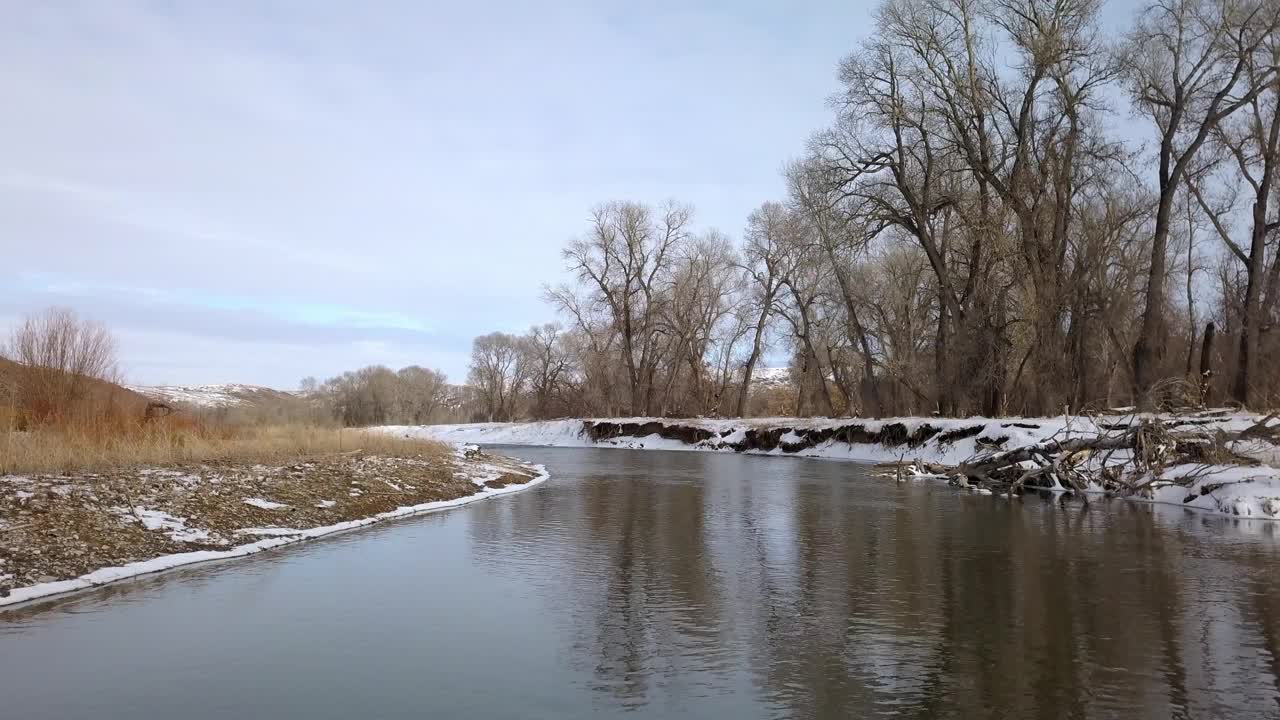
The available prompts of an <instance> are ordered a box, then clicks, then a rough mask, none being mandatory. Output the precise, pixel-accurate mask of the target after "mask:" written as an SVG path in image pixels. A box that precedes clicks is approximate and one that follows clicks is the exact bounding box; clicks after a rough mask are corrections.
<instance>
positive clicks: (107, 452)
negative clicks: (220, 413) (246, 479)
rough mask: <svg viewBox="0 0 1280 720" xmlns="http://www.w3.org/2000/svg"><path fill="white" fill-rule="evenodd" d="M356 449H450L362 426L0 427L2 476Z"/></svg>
mask: <svg viewBox="0 0 1280 720" xmlns="http://www.w3.org/2000/svg"><path fill="white" fill-rule="evenodd" d="M357 450H358V451H362V452H365V453H370V454H379V455H395V456H398V457H443V456H444V455H446V454H447V453H448V452H449V450H448V447H447V446H445V445H443V444H441V443H437V442H432V441H429V440H413V439H407V438H399V437H393V436H389V435H385V434H382V433H375V432H366V431H362V430H351V429H347V430H342V429H340V428H323V427H315V426H307V425H276V426H253V427H243V426H241V427H236V426H230V425H224V426H216V425H203V424H200V423H196V422H192V421H189V420H185V419H176V420H175V418H162V419H159V420H155V421H150V422H138V423H135V424H133V425H132V426H124V425H120V424H110V425H108V424H101V425H97V426H92V425H90V426H77V427H65V426H64V427H55V426H41V427H37V428H34V429H31V430H26V431H12V432H6V431H3V430H0V474H35V473H70V472H99V471H109V470H113V469H122V468H128V467H138V466H146V465H169V464H175V463H190V462H226V463H237V464H250V463H288V462H294V461H297V460H300V459H303V458H307V457H317V456H323V455H332V454H335V453H342V452H352V451H357Z"/></svg>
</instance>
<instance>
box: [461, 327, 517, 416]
mask: <svg viewBox="0 0 1280 720" xmlns="http://www.w3.org/2000/svg"><path fill="white" fill-rule="evenodd" d="M524 360H525V354H524V353H523V352H522V348H521V342H520V339H519V338H517V337H516V336H514V335H508V334H506V333H500V332H495V333H489V334H488V335H481V336H480V337H478V338H476V339H475V340H474V341H473V342H472V344H471V365H470V368H469V371H468V374H467V382H468V383H469V384H470V385H471V387H472V388H474V389H475V391H476V392H477V393H478V394H479V396H480V398H481V401H482V402H483V404H484V412H485V416H486V417H487V418H488V420H489V421H490V422H494V421H497V420H501V421H509V420H514V419H515V418H516V416H517V413H518V402H519V399H520V392H521V391H522V389H523V387H524V384H525V380H526V375H527V368H526V367H525V363H524Z"/></svg>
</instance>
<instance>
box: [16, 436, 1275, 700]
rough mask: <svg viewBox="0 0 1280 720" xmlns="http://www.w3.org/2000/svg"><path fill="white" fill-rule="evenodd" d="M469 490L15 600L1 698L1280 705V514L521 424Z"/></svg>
mask: <svg viewBox="0 0 1280 720" xmlns="http://www.w3.org/2000/svg"><path fill="white" fill-rule="evenodd" d="M511 452H513V453H514V454H518V455H520V456H521V457H524V458H527V459H529V460H533V461H536V462H542V463H546V465H547V466H548V468H549V469H550V470H551V472H552V479H551V480H550V481H548V482H547V483H544V484H543V485H541V486H539V487H537V488H533V489H531V490H529V491H527V492H523V493H517V494H515V495H512V496H508V497H503V498H497V499H494V500H489V501H485V502H482V503H476V504H473V505H469V506H467V507H464V508H461V509H458V510H454V511H451V512H446V513H440V514H435V515H429V516H424V517H420V518H415V519H410V520H406V521H402V522H398V523H393V524H388V525H382V526H377V527H375V528H371V529H367V530H362V531H357V532H352V533H347V534H343V535H338V536H335V537H333V538H331V539H328V540H322V541H318V542H315V543H312V544H307V545H302V546H296V547H293V548H289V549H286V550H283V551H279V552H276V553H264V554H261V555H256V556H253V557H250V558H245V559H241V560H235V561H229V562H225V563H220V564H216V565H206V566H197V567H194V568H191V569H188V570H179V571H175V572H171V573H168V574H164V575H159V576H155V577H152V578H145V579H140V580H137V581H133V582H129V583H124V584H119V585H116V586H109V587H106V588H102V589H100V590H96V591H94V592H92V593H89V594H82V595H78V596H73V597H72V598H69V599H62V600H57V601H51V602H48V603H45V604H43V605H39V606H35V607H29V608H23V609H20V610H18V611H15V612H8V613H0V717H4V718H15V719H17V718H23V719H24V720H35V719H39V718H57V719H58V720H65V719H68V718H95V719H97V720H104V719H112V718H122V719H123V718H128V719H130V720H136V719H137V718H161V717H172V718H183V719H184V720H186V719H191V718H344V719H345V718H418V717H441V718H452V717H459V718H461V717H469V718H472V717H473V718H520V719H526V718H586V717H610V716H626V717H630V718H650V717H654V718H658V717H662V718H667V717H697V718H716V717H722V718H755V717H817V718H846V717H877V716H883V717H889V716H894V717H955V718H967V717H1009V718H1075V717H1124V718H1138V717H1151V718H1167V717H1191V718H1201V717H1233V718H1234V717H1238V718H1245V717H1280V566H1278V565H1277V561H1278V560H1280V528H1277V527H1276V526H1275V524H1269V523H1266V522H1260V521H1253V522H1239V521H1235V520H1232V519H1230V518H1223V517H1214V516H1209V515H1204V514H1192V513H1188V512H1184V511H1182V510H1181V509H1178V508H1167V507H1152V506H1143V505H1135V504H1129V503H1124V502H1118V501H1117V502H1094V503H1092V504H1090V505H1085V504H1083V503H1080V502H1078V501H1062V500H1060V499H1052V498H1040V497H1035V496H1032V497H1027V498H1024V499H1021V500H1013V501H1010V500H1005V499H998V498H992V497H989V496H979V495H971V494H967V493H964V492H960V491H957V490H954V489H952V488H948V487H946V486H944V485H942V484H939V483H936V482H928V481H913V482H907V483H903V484H898V483H895V482H893V481H891V480H889V481H886V480H884V479H882V478H873V477H870V476H869V474H868V469H867V468H864V467H861V466H857V465H853V464H849V463H839V462H828V461H820V460H801V459H796V458H768V457H744V456H737V455H721V454H711V453H705V454H704V453H690V452H685V453H678V452H655V451H626V450H596V449H591V450H581V449H542V448H519V449H513V450H511Z"/></svg>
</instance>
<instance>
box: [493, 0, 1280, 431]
mask: <svg viewBox="0 0 1280 720" xmlns="http://www.w3.org/2000/svg"><path fill="white" fill-rule="evenodd" d="M1101 10H1102V4H1101V3H1100V2H1097V1H1096V0H1016V1H1015V0H886V1H885V2H882V3H881V4H880V5H879V7H878V9H877V11H876V27H875V31H874V32H873V33H871V34H870V37H869V38H868V39H867V40H866V41H864V42H863V43H861V44H860V45H859V46H858V47H857V48H856V49H855V50H854V51H853V52H852V53H851V54H850V55H849V56H848V57H847V58H846V59H845V60H844V61H843V62H842V63H841V64H840V67H839V78H840V82H841V90H840V92H839V93H838V95H837V96H836V97H834V98H833V99H832V107H833V115H834V117H833V120H832V123H831V125H830V127H828V128H826V129H824V130H822V131H821V132H819V133H817V134H816V135H815V136H813V137H812V139H811V140H810V142H809V143H808V146H807V150H806V152H805V153H804V155H803V156H802V157H800V158H798V159H796V160H795V161H793V162H791V163H790V164H789V165H788V166H787V167H786V170H785V178H786V187H787V193H786V196H785V197H783V198H778V199H776V200H774V201H770V202H765V203H764V204H762V205H761V206H760V207H759V208H757V209H756V210H755V211H753V212H752V213H751V214H750V216H749V217H748V218H747V220H746V229H745V231H744V233H743V235H742V238H741V240H740V241H739V242H737V243H734V242H731V241H730V240H729V239H728V238H727V237H726V236H725V235H723V234H721V233H719V232H717V231H715V230H710V229H698V228H696V227H695V225H694V220H693V212H692V210H691V208H690V207H688V206H686V205H682V204H679V203H669V204H665V205H662V206H653V205H650V204H645V203H638V202H610V203H606V204H603V205H601V206H599V207H597V208H596V209H595V211H594V213H593V215H592V217H591V220H590V223H589V225H588V227H587V229H586V232H585V233H584V234H582V235H581V236H580V237H578V238H576V239H573V240H572V241H570V242H569V243H568V244H567V245H566V246H565V248H564V250H563V253H562V255H563V258H564V261H565V266H566V268H567V269H568V270H569V272H570V273H571V276H572V278H573V282H571V283H568V284H565V285H561V286H557V287H551V288H547V290H546V297H547V300H548V301H549V302H550V303H551V305H552V306H553V307H554V308H555V310H556V311H557V312H558V313H559V315H560V317H561V321H562V324H553V325H547V326H541V327H539V328H535V329H534V330H533V331H531V332H530V333H529V334H528V335H526V336H524V337H520V338H517V337H513V336H509V335H503V334H501V333H496V334H492V335H486V336H484V337H482V338H478V339H477V340H476V343H475V347H474V349H473V362H472V367H471V376H470V382H471V384H472V385H473V387H474V389H475V390H476V392H477V393H479V394H480V395H482V396H483V398H484V403H483V410H482V412H481V413H480V414H482V415H484V416H486V417H491V418H493V419H509V418H512V417H521V416H529V417H549V416H555V415H562V414H600V415H606V414H607V415H615V414H631V415H653V414H671V415H703V414H734V415H747V414H752V413H753V412H756V411H758V410H759V408H758V407H757V406H756V405H753V402H754V401H753V397H752V392H751V388H752V376H753V372H755V371H756V370H757V369H758V368H759V367H760V366H761V363H762V359H763V358H765V357H766V356H767V355H768V353H770V352H773V353H784V354H785V355H786V356H787V357H788V358H789V360H790V366H791V374H792V377H793V380H794V385H795V390H794V396H793V398H792V399H791V401H790V402H789V403H788V407H787V408H786V410H787V411H788V412H794V413H797V414H802V415H808V414H824V415H825V414H863V415H887V414H903V413H922V412H939V413H942V414H947V415H964V414H973V413H981V414H985V415H1001V414H1011V413H1024V414H1045V413H1051V414H1054V413H1060V412H1062V411H1063V410H1064V409H1069V410H1070V411H1073V412H1078V411H1083V410H1088V409H1090V408H1099V407H1113V406H1117V405H1129V404H1138V405H1142V406H1144V407H1155V406H1168V405H1183V404H1202V403H1205V402H1228V401H1232V402H1235V403H1239V404H1242V405H1249V406H1254V407H1263V406H1275V405H1277V404H1278V402H1280V361H1277V359H1276V358H1277V357H1278V356H1280V353H1278V352H1277V351H1280V339H1278V336H1277V333H1276V332H1275V328H1276V321H1277V318H1278V316H1280V252H1277V251H1278V250H1280V212H1278V208H1280V186H1278V184H1277V178H1276V175H1277V167H1278V166H1280V75H1278V73H1280V2H1277V1H1276V0H1161V1H1160V2H1156V3H1153V4H1151V5H1148V6H1146V7H1145V8H1143V9H1142V10H1141V11H1140V12H1139V13H1138V14H1137V16H1136V17H1135V18H1134V20H1133V22H1132V24H1131V25H1130V26H1129V27H1128V28H1127V29H1124V30H1123V31H1122V32H1120V33H1113V32H1111V31H1109V30H1108V29H1107V28H1106V27H1105V26H1104V23H1103V20H1102V17H1101ZM1121 128H1126V129H1127V131H1128V134H1127V135H1124V134H1121V133H1120V132H1118V129H1121Z"/></svg>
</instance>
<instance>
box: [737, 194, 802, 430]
mask: <svg viewBox="0 0 1280 720" xmlns="http://www.w3.org/2000/svg"><path fill="white" fill-rule="evenodd" d="M795 232H796V228H795V225H794V220H793V218H792V217H791V216H790V215H789V213H788V212H787V209H786V208H785V207H784V206H783V205H781V204H780V203H765V204H763V205H761V206H760V207H759V208H756V209H755V210H753V211H752V212H751V215H750V216H749V217H748V218H747V231H746V236H745V237H744V238H743V248H742V270H743V272H744V273H745V275H746V276H747V278H749V280H750V288H751V294H750V296H749V297H750V299H751V304H752V309H753V310H754V311H755V316H756V317H755V321H754V323H753V325H752V328H751V336H752V337H751V350H750V352H749V353H748V354H747V359H746V362H745V363H744V364H743V368H742V381H741V384H740V385H739V389H738V400H737V405H736V408H735V411H736V414H737V415H738V416H739V417H742V416H745V415H746V414H747V400H748V397H749V395H750V392H751V379H752V376H753V374H754V373H755V369H756V363H758V362H759V361H760V355H761V353H762V352H763V351H764V347H765V342H764V341H765V336H766V333H768V330H769V320H770V318H771V317H772V316H773V312H774V308H775V303H776V302H777V299H778V291H779V289H780V288H781V285H782V278H784V277H785V276H786V275H787V274H788V273H789V272H790V269H791V268H790V265H789V263H790V261H791V259H792V258H793V257H794V253H791V252H789V249H790V248H792V247H793V246H794V242H793V240H792V239H791V237H790V236H791V235H792V234H794V233H795Z"/></svg>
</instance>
